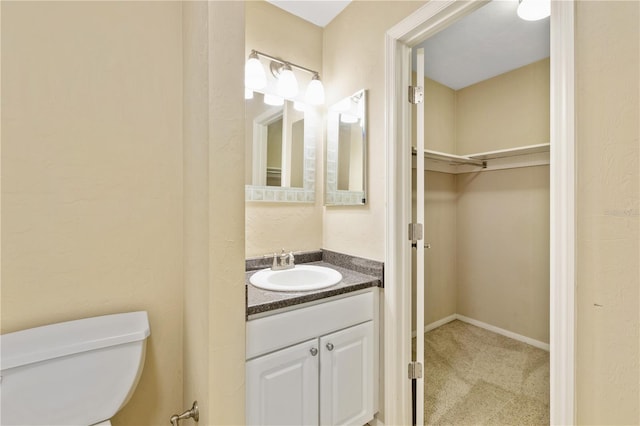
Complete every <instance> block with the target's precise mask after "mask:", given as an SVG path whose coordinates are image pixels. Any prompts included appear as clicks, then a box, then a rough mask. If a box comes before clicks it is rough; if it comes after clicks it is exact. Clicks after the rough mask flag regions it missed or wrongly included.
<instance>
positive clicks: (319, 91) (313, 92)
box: [305, 73, 324, 105]
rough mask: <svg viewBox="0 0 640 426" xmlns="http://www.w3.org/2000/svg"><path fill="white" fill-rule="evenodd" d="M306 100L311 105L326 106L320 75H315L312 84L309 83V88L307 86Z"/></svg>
mask: <svg viewBox="0 0 640 426" xmlns="http://www.w3.org/2000/svg"><path fill="white" fill-rule="evenodd" d="M305 99H306V100H307V102H309V103H310V104H311V105H322V104H324V86H323V85H322V82H321V81H320V76H319V75H318V73H315V74H314V75H313V77H312V78H311V82H309V86H307V93H306V94H305Z"/></svg>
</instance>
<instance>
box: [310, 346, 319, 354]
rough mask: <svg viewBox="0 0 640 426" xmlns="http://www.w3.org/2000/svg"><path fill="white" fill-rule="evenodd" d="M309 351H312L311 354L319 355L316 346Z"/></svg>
mask: <svg viewBox="0 0 640 426" xmlns="http://www.w3.org/2000/svg"><path fill="white" fill-rule="evenodd" d="M309 352H311V355H312V356H316V355H318V349H316V348H311V349H310V350H309Z"/></svg>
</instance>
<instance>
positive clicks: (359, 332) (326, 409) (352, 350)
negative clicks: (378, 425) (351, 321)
mask: <svg viewBox="0 0 640 426" xmlns="http://www.w3.org/2000/svg"><path fill="white" fill-rule="evenodd" d="M320 351H321V353H320V424H322V425H363V424H365V423H366V422H368V421H369V420H371V419H372V418H373V377H374V371H373V322H372V321H368V322H365V323H363V324H360V325H356V326H354V327H349V328H347V329H345V330H342V331H339V332H337V333H333V334H330V335H327V336H324V337H322V338H320Z"/></svg>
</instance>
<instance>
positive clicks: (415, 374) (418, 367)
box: [409, 361, 422, 380]
mask: <svg viewBox="0 0 640 426" xmlns="http://www.w3.org/2000/svg"><path fill="white" fill-rule="evenodd" d="M421 378H422V364H420V363H419V362H416V361H411V362H410V363H409V380H414V379H421Z"/></svg>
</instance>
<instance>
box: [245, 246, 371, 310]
mask: <svg viewBox="0 0 640 426" xmlns="http://www.w3.org/2000/svg"><path fill="white" fill-rule="evenodd" d="M295 255H296V264H301V263H306V264H309V265H318V266H326V267H328V268H332V269H335V270H336V271H338V272H340V273H341V274H342V281H340V282H339V283H338V284H336V285H334V286H332V287H329V288H324V289H321V290H316V291H301V292H290V291H287V292H284V291H268V290H262V289H259V288H257V287H254V286H253V285H251V284H250V283H249V278H250V277H251V275H253V274H255V273H256V271H257V270H258V269H262V268H265V267H268V266H269V265H268V263H267V264H266V265H265V260H262V259H248V260H247V273H246V284H247V314H246V315H247V317H249V316H251V315H255V314H259V313H263V312H268V311H271V310H275V309H281V308H286V307H290V306H294V305H298V304H301V303H307V302H312V301H314V300H319V299H324V298H327V297H332V296H338V295H340V294H345V293H349V292H352V291H357V290H362V289H365V288H369V287H382V286H383V277H384V267H383V263H382V262H377V261H372V260H368V259H363V258H359V257H354V256H349V255H343V254H341V253H336V252H332V251H328V250H322V251H317V252H307V253H296V254H295ZM267 262H268V260H267Z"/></svg>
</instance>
